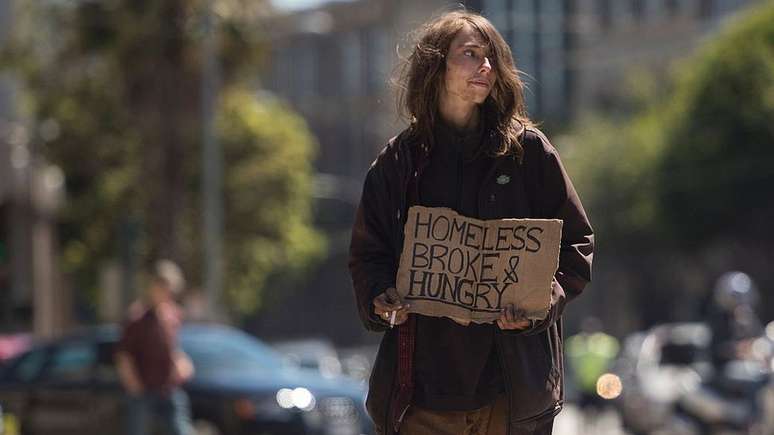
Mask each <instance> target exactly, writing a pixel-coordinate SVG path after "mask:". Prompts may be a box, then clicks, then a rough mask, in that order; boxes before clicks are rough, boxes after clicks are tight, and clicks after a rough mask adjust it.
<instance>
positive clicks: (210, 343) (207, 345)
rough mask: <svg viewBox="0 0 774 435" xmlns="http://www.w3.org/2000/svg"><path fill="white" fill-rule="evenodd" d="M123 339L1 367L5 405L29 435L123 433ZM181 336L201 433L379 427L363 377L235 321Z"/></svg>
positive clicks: (62, 348) (84, 335) (345, 434)
mask: <svg viewBox="0 0 774 435" xmlns="http://www.w3.org/2000/svg"><path fill="white" fill-rule="evenodd" d="M118 338H119V329H118V328H117V327H115V326H102V327H95V328H90V329H87V330H84V331H80V332H78V333H76V334H73V335H70V336H68V337H65V338H61V339H58V340H55V341H52V342H49V343H47V344H42V345H38V346H35V347H33V348H32V349H30V350H29V351H27V352H26V353H24V354H22V355H21V356H19V357H17V358H16V359H15V360H13V361H12V362H11V363H10V364H9V365H7V366H6V368H5V369H3V370H2V371H0V406H2V407H3V409H4V411H5V412H6V413H7V414H12V415H13V417H14V419H15V420H16V421H17V422H18V425H19V427H20V429H21V433H22V434H23V435H69V434H104V435H110V434H121V433H123V431H122V427H123V425H122V424H121V422H122V414H123V413H122V410H123V403H124V400H125V395H124V393H123V391H122V389H121V386H120V383H119V380H118V375H117V372H116V369H115V365H114V363H113V353H114V347H115V344H116V342H117V341H118ZM180 342H181V345H182V347H183V349H184V350H185V352H186V353H188V355H189V356H190V357H191V360H192V361H193V363H194V366H195V368H196V374H195V376H194V378H193V379H192V380H190V381H189V382H188V383H186V384H185V385H184V388H185V390H186V391H187V392H188V394H189V396H190V399H191V408H192V417H193V420H194V424H195V427H196V429H197V431H198V433H200V434H223V435H226V434H228V435H231V434H235V435H237V434H238V435H242V434H244V435H248V434H276V435H282V434H294V435H295V434H308V435H317V434H320V435H323V434H325V435H335V434H341V435H349V434H354V435H357V434H361V433H366V434H368V433H372V425H371V421H370V419H369V418H368V416H367V414H366V412H365V406H364V398H365V391H364V388H363V386H362V385H361V384H358V383H357V382H354V381H352V380H350V379H348V378H345V377H340V378H324V377H322V376H320V374H319V373H317V372H316V371H312V370H304V369H302V368H298V367H297V366H293V365H291V364H288V363H287V361H286V360H285V359H283V357H282V356H281V355H280V354H278V353H276V352H275V351H274V350H273V349H271V348H270V347H269V346H267V345H265V344H263V343H262V342H261V341H260V340H258V339H256V338H254V337H252V336H250V335H248V334H246V333H244V332H242V331H240V330H238V329H235V328H231V327H227V326H219V325H217V326H216V325H203V324H187V325H184V326H183V327H182V328H181V331H180Z"/></svg>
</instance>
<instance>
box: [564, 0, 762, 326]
mask: <svg viewBox="0 0 774 435" xmlns="http://www.w3.org/2000/svg"><path fill="white" fill-rule="evenodd" d="M772 22H774V4H772V3H771V2H765V3H763V4H760V5H757V6H754V7H753V8H752V9H750V10H748V11H746V12H742V14H740V15H739V16H735V17H733V19H732V20H730V21H729V25H728V26H727V27H725V28H724V29H722V30H721V31H720V32H719V33H718V34H716V35H714V36H713V37H712V38H711V39H708V40H707V41H706V43H705V44H704V45H703V46H702V47H701V48H700V49H699V50H698V51H697V53H695V54H694V55H692V56H691V57H689V58H687V59H685V60H683V61H682V62H681V63H680V64H678V65H677V67H676V69H675V72H674V74H673V75H672V77H670V79H669V80H667V81H664V82H659V83H658V85H654V83H653V82H652V81H651V80H648V79H647V78H643V77H642V76H639V77H636V79H637V80H632V81H631V82H630V91H631V93H632V94H634V95H639V96H643V95H647V97H645V98H644V99H641V104H638V105H637V106H639V107H641V110H639V111H638V112H637V113H634V114H633V115H632V116H631V117H630V118H628V119H623V120H621V119H617V120H610V119H607V118H604V117H591V118H590V119H583V120H581V121H580V122H579V123H578V125H577V126H576V127H575V129H574V132H573V133H572V134H571V135H570V136H569V137H568V138H566V139H565V140H564V142H566V143H567V146H565V147H563V148H562V153H563V158H564V161H565V163H566V164H567V166H568V169H569V171H570V173H571V174H572V175H573V179H574V180H575V182H576V185H577V188H578V190H579V192H580V194H581V196H582V198H583V200H584V204H585V205H586V207H587V210H588V212H589V215H590V218H591V222H592V224H593V225H594V227H595V228H596V229H597V240H598V242H599V243H598V248H599V249H598V255H597V256H596V260H597V261H596V262H595V268H596V270H597V271H599V272H601V273H596V275H595V283H593V284H592V286H593V287H594V289H592V291H591V293H594V292H595V290H596V289H598V290H600V292H599V293H600V294H604V295H605V296H603V297H604V298H606V299H608V300H615V299H614V298H613V296H614V294H618V293H621V292H624V291H626V292H628V293H629V295H630V296H628V297H630V298H631V299H632V300H633V301H634V303H633V304H632V307H630V308H631V309H630V311H628V312H624V313H623V314H622V315H621V317H624V318H628V317H638V318H640V319H641V320H643V321H644V323H645V324H651V323H653V322H656V321H664V320H667V319H675V318H683V319H685V318H686V317H688V316H687V315H686V313H688V312H690V313H691V315H696V314H698V311H699V305H700V304H698V303H696V301H697V299H701V298H707V295H708V293H709V292H710V291H711V289H712V285H713V282H714V279H715V278H717V276H719V275H720V274H721V273H722V272H724V271H726V270H728V269H730V268H739V269H742V270H744V271H746V272H748V273H750V274H751V275H752V276H753V277H754V278H755V279H756V280H757V281H758V284H759V286H760V287H761V288H764V289H765V288H770V287H771V286H772V285H774V275H772V273H771V268H770V265H769V264H768V261H767V260H766V259H768V258H770V254H769V252H768V251H769V246H770V245H771V243H772V242H774V237H772V236H771V233H770V231H769V229H768V226H769V225H770V222H771V221H772V219H774V203H773V202H772V201H771V200H770V198H772V197H774V183H772V181H774V169H772V168H771V165H770V164H769V162H770V161H771V160H772V159H773V158H774V148H772V146H771V144H772V143H774V123H773V122H772V120H774V97H772V96H774V27H772V26H771V23H772ZM557 142H558V143H559V145H561V142H560V141H557ZM770 297H771V294H770V293H769V294H768V295H767V294H766V293H764V300H767V299H768V298H770ZM681 302H686V303H681ZM762 306H772V304H770V303H769V304H765V303H764V304H762ZM772 313H773V312H772V311H771V309H769V313H768V314H769V315H771V314H772ZM763 314H766V313H763Z"/></svg>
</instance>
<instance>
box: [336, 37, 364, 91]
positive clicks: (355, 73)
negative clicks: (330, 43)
mask: <svg viewBox="0 0 774 435" xmlns="http://www.w3.org/2000/svg"><path fill="white" fill-rule="evenodd" d="M340 50H341V55H340V58H341V66H342V68H343V71H342V76H343V79H344V83H343V84H342V85H343V87H344V94H345V95H347V96H356V95H359V93H360V92H361V88H362V75H363V74H362V72H363V59H362V45H361V37H360V32H359V31H357V30H355V31H352V32H349V33H347V34H345V35H344V36H343V37H342V38H341V45H340Z"/></svg>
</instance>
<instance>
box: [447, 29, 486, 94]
mask: <svg viewBox="0 0 774 435" xmlns="http://www.w3.org/2000/svg"><path fill="white" fill-rule="evenodd" d="M496 79H497V77H496V72H495V70H494V65H493V64H492V59H491V54H490V50H489V45H488V44H487V43H486V41H484V38H483V37H482V36H481V34H480V33H479V32H478V31H477V30H476V29H474V28H473V27H472V26H471V25H470V24H465V27H463V28H462V30H460V31H459V32H458V33H457V36H455V37H454V39H453V40H452V41H451V44H449V51H448V53H447V54H446V72H445V77H444V88H443V92H444V93H445V94H446V95H445V97H447V98H450V99H454V100H459V101H458V102H465V103H471V104H481V103H483V102H484V100H486V97H487V96H489V93H490V92H491V91H492V87H493V86H494V83H495V80H496Z"/></svg>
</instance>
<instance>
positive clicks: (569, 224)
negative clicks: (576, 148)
mask: <svg viewBox="0 0 774 435" xmlns="http://www.w3.org/2000/svg"><path fill="white" fill-rule="evenodd" d="M538 137H539V139H540V142H541V146H540V154H539V157H537V159H536V160H537V161H539V162H540V164H538V165H535V168H534V169H535V170H534V172H533V173H532V175H534V177H535V179H534V180H533V183H532V188H534V189H535V190H534V192H535V194H534V195H533V198H532V202H533V206H534V207H535V208H536V210H535V211H536V212H537V216H539V217H541V218H545V219H561V220H562V221H563V225H562V241H561V247H560V249H559V267H558V268H557V271H556V274H555V276H554V279H553V282H552V283H551V302H550V305H549V310H548V315H547V316H546V318H545V319H543V320H539V321H536V322H535V323H534V325H533V326H532V327H530V328H528V329H526V330H520V331H513V332H518V333H523V334H525V335H531V334H537V333H540V332H543V331H545V330H546V329H548V328H549V327H550V326H551V325H553V324H554V323H556V321H557V320H558V319H559V318H560V317H561V315H562V313H563V312H564V307H565V305H566V304H567V303H568V302H569V301H571V300H573V299H574V298H576V297H577V296H578V295H579V294H581V292H582V291H583V289H584V287H586V284H588V283H589V282H590V281H591V263H592V259H593V257H594V231H593V229H592V228H591V224H590V223H589V220H588V217H587V216H586V211H585V210H584V209H583V205H582V204H581V201H580V198H579V197H578V194H577V192H576V191H575V187H573V185H572V182H571V181H570V177H569V176H568V175H567V171H566V170H565V169H564V166H563V165H562V162H561V159H560V158H559V153H558V152H557V150H556V148H554V147H553V146H552V145H551V144H550V142H549V141H548V139H547V138H545V136H543V135H542V134H538Z"/></svg>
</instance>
